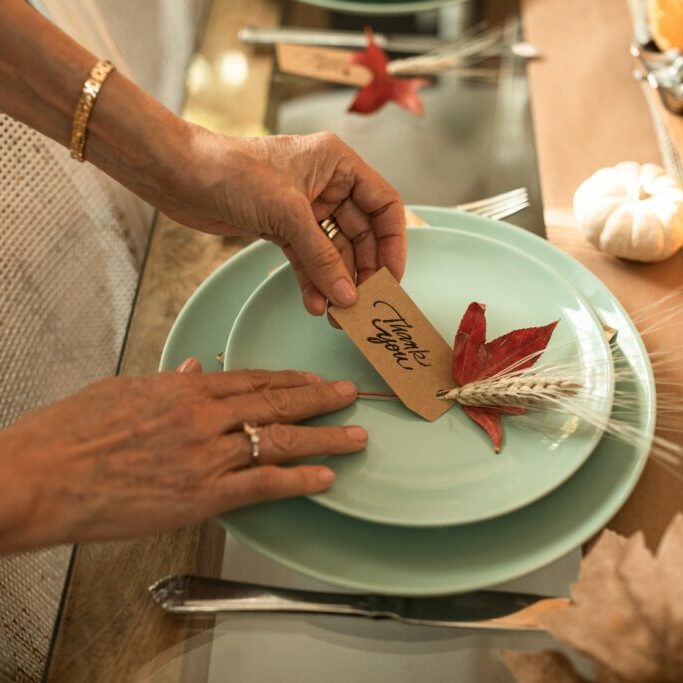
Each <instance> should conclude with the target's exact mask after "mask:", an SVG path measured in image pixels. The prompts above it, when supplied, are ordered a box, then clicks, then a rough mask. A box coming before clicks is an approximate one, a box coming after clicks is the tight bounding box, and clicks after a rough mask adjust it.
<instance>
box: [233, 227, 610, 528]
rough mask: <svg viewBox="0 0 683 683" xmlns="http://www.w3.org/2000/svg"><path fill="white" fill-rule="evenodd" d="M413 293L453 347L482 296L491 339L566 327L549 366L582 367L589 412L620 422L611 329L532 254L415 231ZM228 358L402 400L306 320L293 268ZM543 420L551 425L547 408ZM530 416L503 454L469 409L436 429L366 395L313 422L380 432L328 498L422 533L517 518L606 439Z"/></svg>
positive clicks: (345, 346)
mask: <svg viewBox="0 0 683 683" xmlns="http://www.w3.org/2000/svg"><path fill="white" fill-rule="evenodd" d="M402 284H403V287H404V288H405V290H406V291H407V292H408V294H409V295H410V296H411V298H412V299H413V300H414V301H415V302H416V303H417V305H418V307H419V308H420V310H422V312H423V313H425V315H426V316H427V318H429V320H430V321H431V322H432V324H433V325H434V326H435V327H436V328H437V330H438V331H439V332H440V333H441V335H442V337H443V338H444V339H446V340H452V339H453V338H454V336H455V331H456V329H457V327H458V324H459V322H460V318H461V317H462V315H463V313H464V312H465V309H466V308H467V306H468V304H469V303H470V302H471V301H479V302H481V303H484V304H486V306H487V311H486V313H487V327H488V330H487V337H488V339H493V338H495V337H497V336H499V335H500V334H503V333H504V332H508V331H510V330H513V329H518V328H522V327H532V326H535V325H544V324H547V323H549V322H552V321H553V320H557V319H558V318H559V320H560V324H559V325H558V326H557V328H556V330H555V332H554V334H553V337H552V340H551V342H550V345H549V346H548V349H547V350H546V351H545V352H544V354H543V356H542V358H541V362H542V363H555V364H566V363H576V365H577V371H576V375H575V376H576V379H577V381H579V382H580V383H581V384H582V386H583V388H584V392H585V393H584V396H585V398H584V399H583V403H584V406H583V407H584V409H585V410H586V411H587V412H590V413H592V414H593V415H595V416H596V417H597V418H599V419H607V417H608V416H609V414H610V409H611V405H612V395H613V388H614V387H613V375H612V358H611V353H610V350H609V347H608V344H607V341H606V340H605V335H604V332H603V330H602V327H601V324H600V322H599V320H598V319H597V318H596V317H595V315H594V313H593V312H592V311H591V309H590V306H589V305H588V304H587V303H586V302H585V300H584V299H583V297H581V296H580V295H579V294H578V293H577V292H576V290H575V289H574V288H573V287H572V286H571V285H570V284H569V283H568V282H567V281H566V280H564V279H563V278H562V277H560V276H559V275H557V274H556V273H555V272H554V271H553V270H552V269H550V268H549V267H547V266H546V265H544V264H543V263H542V262H541V261H539V260H537V259H535V258H533V257H532V256H530V255H529V254H528V253H527V252H526V251H524V250H521V249H517V248H515V247H513V246H510V245H509V244H506V243H505V242H503V241H500V240H497V239H493V238H491V237H487V236H484V235H480V234H474V233H473V232H472V231H471V230H457V229H449V228H413V229H410V230H409V231H408V265H407V269H406V273H405V276H404V278H403V281H402ZM449 343H450V342H449ZM225 359H226V360H225V369H226V370H238V369H242V368H263V369H267V370H286V369H301V370H308V371H311V372H315V373H317V374H319V375H321V376H322V377H324V378H325V379H327V380H330V381H331V380H338V379H350V380H352V381H353V382H355V384H356V386H358V387H359V389H360V390H361V391H368V392H381V393H386V392H391V389H390V388H389V387H388V386H387V385H386V384H385V383H384V381H383V380H382V379H381V377H380V376H379V375H378V374H377V373H376V372H375V370H374V369H373V368H372V366H371V365H370V364H369V363H368V361H367V360H365V358H364V357H363V355H362V354H361V353H360V351H358V350H357V349H356V347H355V346H354V345H353V343H352V342H351V341H350V340H349V338H348V337H347V336H346V335H345V334H344V333H343V332H341V331H339V330H336V329H334V328H332V327H331V326H330V324H329V323H328V321H327V319H326V318H324V317H323V318H315V317H313V316H311V315H309V314H308V313H307V312H306V311H305V309H304V308H303V306H302V304H301V294H300V290H299V287H298V285H297V281H296V276H295V275H294V271H293V270H292V268H291V267H290V266H289V265H287V266H284V267H283V268H282V269H280V270H279V271H277V272H275V273H273V275H271V276H270V277H269V278H267V279H266V280H265V282H264V283H263V284H262V285H261V286H260V287H259V288H258V289H257V290H256V291H255V292H254V294H253V295H252V296H251V297H250V298H249V300H248V301H247V303H246V304H245V306H244V308H243V309H242V311H241V312H240V314H239V315H238V317H237V320H236V321H235V324H234V326H233V329H232V332H231V334H230V339H229V342H228V345H227V350H226V354H225ZM454 384H455V382H452V384H451V385H450V386H447V387H443V388H451V386H453V385H454ZM531 419H533V420H534V421H535V422H538V413H533V414H532V415H531ZM528 420H529V418H528V417H512V416H506V417H504V418H503V423H504V429H505V439H504V444H503V449H502V452H501V453H500V454H496V453H494V451H493V447H492V445H491V442H490V439H489V438H488V436H487V435H486V433H485V432H484V431H483V430H482V429H481V428H480V427H479V426H477V425H475V424H474V423H473V422H472V421H471V420H470V419H469V418H468V417H467V416H466V415H465V413H464V412H463V410H462V409H461V408H459V407H457V406H454V407H453V408H452V409H451V410H450V411H448V413H446V414H445V415H443V416H442V417H440V418H439V419H438V420H436V421H435V422H428V421H427V420H424V419H423V418H421V417H419V416H418V415H415V414H414V413H412V412H411V411H409V410H408V409H407V408H405V407H404V406H403V405H402V404H401V403H399V402H395V403H394V402H389V401H370V400H364V399H360V400H358V401H357V402H356V403H355V404H354V405H353V406H351V407H349V408H347V409H346V410H343V411H339V412H336V413H333V414H331V415H325V416H322V417H318V418H315V419H313V420H309V421H308V424H311V425H331V424H347V425H350V424H360V425H362V426H364V427H366V428H367V429H368V431H369V432H370V441H369V443H368V448H367V449H366V450H365V451H364V452H362V453H360V454H354V455H349V456H341V457H340V456H334V457H328V458H325V459H324V462H325V464H326V465H328V466H329V467H331V468H332V469H333V470H334V471H335V472H336V475H337V477H336V479H335V483H334V486H333V487H332V488H331V489H330V490H329V491H327V492H325V493H323V494H321V495H318V496H316V497H315V498H314V500H316V501H317V502H319V503H320V504H321V505H324V506H326V507H330V508H332V509H333V510H336V511H337V512H343V513H345V514H347V515H351V516H354V517H359V518H360V519H365V520H369V521H372V522H380V523H383V524H397V525H403V526H416V527H418V526H419V527H430V526H444V525H451V524H465V523H470V522H475V521H481V520H484V519H490V518H492V517H496V516H498V515H502V514H506V513H508V512H511V511H512V510H516V509H519V508H521V507H523V506H524V505H528V504H529V503H532V502H533V501H535V500H538V499H539V498H540V497H542V496H544V495H546V494H547V493H549V492H550V491H552V490H553V489H555V488H556V487H557V486H559V485H560V484H561V483H562V482H564V481H566V480H567V479H568V478H569V477H570V476H571V475H572V474H574V472H576V470H577V469H578V468H579V467H580V466H581V465H582V464H583V462H584V461H585V460H586V458H587V457H588V456H589V455H590V453H591V452H592V450H593V448H594V447H595V445H596V444H597V443H598V441H599V440H600V437H601V434H602V430H601V429H600V428H598V427H596V426H594V425H591V424H588V423H586V422H580V421H577V420H576V418H575V417H573V416H568V415H562V414H560V413H552V412H551V413H547V414H546V415H545V416H544V425H543V427H544V429H543V433H540V432H539V431H538V429H531V428H530V427H529V425H528Z"/></svg>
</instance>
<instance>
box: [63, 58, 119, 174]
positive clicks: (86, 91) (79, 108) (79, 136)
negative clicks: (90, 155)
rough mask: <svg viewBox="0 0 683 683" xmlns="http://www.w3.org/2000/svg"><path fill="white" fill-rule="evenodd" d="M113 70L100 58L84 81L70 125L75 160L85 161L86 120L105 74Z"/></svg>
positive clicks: (71, 147)
mask: <svg viewBox="0 0 683 683" xmlns="http://www.w3.org/2000/svg"><path fill="white" fill-rule="evenodd" d="M113 70H114V65H113V64H112V63H111V62H107V61H105V60H102V59H101V60H100V61H99V62H97V64H95V66H93V68H92V70H91V71H90V75H89V76H88V78H87V80H86V81H85V83H83V90H82V91H81V96H80V97H79V98H78V103H77V104H76V110H75V111H74V121H73V125H72V127H71V145H70V149H71V158H72V159H76V160H77V161H85V154H84V153H85V135H86V133H87V131H88V121H90V115H91V114H92V109H93V107H94V106H95V100H96V99H97V96H98V95H99V92H100V88H101V87H102V84H103V83H104V82H105V81H106V80H107V76H108V75H109V74H110V73H111V72H112V71H113Z"/></svg>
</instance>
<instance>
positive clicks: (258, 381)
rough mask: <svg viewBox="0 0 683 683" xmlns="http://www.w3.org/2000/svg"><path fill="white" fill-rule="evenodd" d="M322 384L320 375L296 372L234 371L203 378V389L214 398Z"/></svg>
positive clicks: (209, 374) (210, 374)
mask: <svg viewBox="0 0 683 683" xmlns="http://www.w3.org/2000/svg"><path fill="white" fill-rule="evenodd" d="M320 382H321V379H320V377H319V376H318V375H315V374H313V373H311V372H297V371H295V370H282V371H278V372H273V371H269V370H232V371H231V372H212V373H208V374H206V375H204V376H203V378H202V384H203V387H204V389H205V390H206V392H207V393H208V394H209V396H211V397H212V398H228V397H230V396H236V395H240V394H252V393H254V392H259V391H267V390H269V389H286V388H292V387H305V386H308V385H309V384H319V383H320Z"/></svg>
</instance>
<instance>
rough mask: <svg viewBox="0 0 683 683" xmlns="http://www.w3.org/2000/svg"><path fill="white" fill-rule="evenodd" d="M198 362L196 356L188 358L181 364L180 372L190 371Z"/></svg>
mask: <svg viewBox="0 0 683 683" xmlns="http://www.w3.org/2000/svg"><path fill="white" fill-rule="evenodd" d="M196 362H197V359H196V358H186V359H185V360H184V361H183V362H182V363H181V364H180V365H179V366H178V372H189V371H190V370H192V368H193V367H194V364H195V363H196Z"/></svg>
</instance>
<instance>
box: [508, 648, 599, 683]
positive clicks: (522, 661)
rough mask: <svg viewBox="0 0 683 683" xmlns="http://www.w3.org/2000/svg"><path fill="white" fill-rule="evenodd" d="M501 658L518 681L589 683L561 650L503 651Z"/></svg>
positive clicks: (532, 682) (534, 682)
mask: <svg viewBox="0 0 683 683" xmlns="http://www.w3.org/2000/svg"><path fill="white" fill-rule="evenodd" d="M503 660H504V661H505V664H507V667H508V669H510V671H511V672H512V674H513V675H514V677H515V678H516V679H517V681H519V683H548V681H552V682H553V683H589V681H588V679H587V678H584V677H583V676H582V675H581V674H579V673H578V672H577V671H576V669H574V666H573V665H572V663H571V662H570V661H569V659H568V658H567V657H566V656H565V655H564V654H562V653H561V652H513V651H510V650H508V651H507V652H503Z"/></svg>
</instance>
